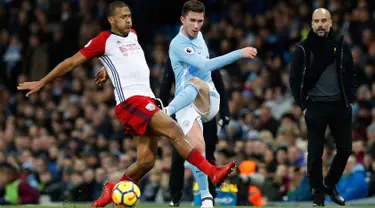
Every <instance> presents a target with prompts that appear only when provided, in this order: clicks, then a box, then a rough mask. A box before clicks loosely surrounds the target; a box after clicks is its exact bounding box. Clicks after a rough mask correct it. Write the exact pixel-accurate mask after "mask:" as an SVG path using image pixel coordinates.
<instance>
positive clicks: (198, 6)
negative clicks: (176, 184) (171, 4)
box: [181, 0, 205, 17]
mask: <svg viewBox="0 0 375 208" xmlns="http://www.w3.org/2000/svg"><path fill="white" fill-rule="evenodd" d="M189 12H198V13H204V12H205V7H204V4H203V3H202V2H200V1H198V0H190V1H187V2H185V4H184V6H183V7H182V12H181V15H182V16H183V17H186V15H187V14H188V13H189Z"/></svg>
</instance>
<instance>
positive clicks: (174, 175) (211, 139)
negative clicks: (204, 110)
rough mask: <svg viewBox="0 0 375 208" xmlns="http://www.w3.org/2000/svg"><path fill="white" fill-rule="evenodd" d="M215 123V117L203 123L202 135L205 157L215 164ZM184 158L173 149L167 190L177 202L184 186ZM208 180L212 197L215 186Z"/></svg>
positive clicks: (216, 139)
mask: <svg viewBox="0 0 375 208" xmlns="http://www.w3.org/2000/svg"><path fill="white" fill-rule="evenodd" d="M216 133H217V123H216V119H212V120H211V121H209V122H207V123H203V136H204V141H205V142H206V158H207V160H208V161H209V162H210V163H211V164H215V156H214V153H215V149H216V144H217V141H218V137H217V134H216ZM184 162H185V160H184V158H182V157H181V156H180V155H179V154H178V153H177V151H176V149H173V154H172V166H171V173H170V176H169V191H170V194H171V197H172V200H173V201H175V202H177V201H180V199H181V197H182V192H183V191H182V190H183V187H184V172H185V167H184ZM208 181H209V188H210V193H211V194H212V196H213V197H215V196H216V192H215V186H214V185H213V184H212V183H211V181H210V180H208Z"/></svg>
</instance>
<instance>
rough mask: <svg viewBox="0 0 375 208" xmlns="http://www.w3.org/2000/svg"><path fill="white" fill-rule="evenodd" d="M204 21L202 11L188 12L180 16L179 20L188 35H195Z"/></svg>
mask: <svg viewBox="0 0 375 208" xmlns="http://www.w3.org/2000/svg"><path fill="white" fill-rule="evenodd" d="M203 21H204V13H198V12H191V11H190V12H188V14H187V15H186V16H185V17H184V16H182V17H181V22H182V24H183V25H184V27H183V30H184V31H185V33H186V34H187V35H188V36H189V37H193V38H195V37H197V35H198V33H199V31H200V30H201V28H202V25H203Z"/></svg>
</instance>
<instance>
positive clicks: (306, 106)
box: [290, 8, 357, 206]
mask: <svg viewBox="0 0 375 208" xmlns="http://www.w3.org/2000/svg"><path fill="white" fill-rule="evenodd" d="M311 23H312V30H311V31H310V32H309V34H308V37H307V39H306V40H304V41H302V42H300V43H298V44H297V45H296V47H295V50H294V52H293V54H292V60H291V64H290V67H291V69H290V86H291V89H292V94H293V97H294V99H295V101H296V103H297V105H298V106H300V107H301V109H302V110H303V112H304V116H305V120H306V125H307V138H308V143H309V144H308V175H309V179H310V186H311V190H312V194H313V199H314V206H324V193H326V194H328V195H329V196H330V197H331V199H332V201H334V202H335V203H337V204H339V205H345V200H344V199H343V198H342V197H341V196H340V195H339V194H338V192H337V191H336V184H337V183H338V181H339V179H340V177H341V176H342V173H343V170H344V168H345V165H346V162H347V159H348V157H349V156H350V154H351V152H352V137H351V136H352V128H351V119H352V108H351V104H352V103H353V102H354V99H355V96H354V95H355V91H356V88H357V83H356V71H355V68H354V66H353V58H352V55H351V51H350V48H349V46H348V45H347V44H346V43H345V42H344V41H343V36H340V35H338V34H336V33H335V31H333V29H331V26H332V19H331V15H330V13H329V11H328V10H326V9H323V8H320V9H317V10H315V11H314V13H313V16H312V22H311ZM327 125H329V127H330V129H331V131H332V135H333V136H334V139H335V143H336V148H337V154H336V155H335V158H334V160H333V162H332V166H331V168H330V170H329V172H328V175H327V176H326V178H325V179H324V181H323V176H322V159H321V157H322V153H323V146H324V133H325V130H326V128H327Z"/></svg>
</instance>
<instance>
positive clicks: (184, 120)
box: [176, 104, 203, 136]
mask: <svg viewBox="0 0 375 208" xmlns="http://www.w3.org/2000/svg"><path fill="white" fill-rule="evenodd" d="M176 120H177V123H178V124H180V126H181V128H182V131H183V132H184V134H185V136H186V135H187V133H189V131H190V129H191V128H192V127H193V123H194V121H195V120H197V122H198V124H199V127H200V128H201V130H202V132H203V125H202V121H201V116H200V115H199V113H198V112H197V111H196V110H195V106H194V104H190V105H188V106H186V107H185V108H183V109H181V110H180V111H178V112H177V113H176Z"/></svg>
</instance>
